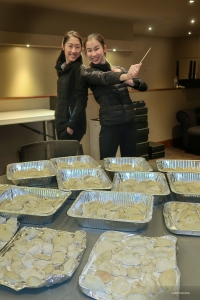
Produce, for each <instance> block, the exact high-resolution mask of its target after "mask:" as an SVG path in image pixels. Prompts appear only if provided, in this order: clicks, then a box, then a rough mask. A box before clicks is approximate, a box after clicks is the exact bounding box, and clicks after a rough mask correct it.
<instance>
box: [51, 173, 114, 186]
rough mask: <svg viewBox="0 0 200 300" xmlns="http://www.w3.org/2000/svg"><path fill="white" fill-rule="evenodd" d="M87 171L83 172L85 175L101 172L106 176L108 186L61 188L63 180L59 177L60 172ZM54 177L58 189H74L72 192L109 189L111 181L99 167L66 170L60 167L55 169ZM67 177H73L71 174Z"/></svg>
mask: <svg viewBox="0 0 200 300" xmlns="http://www.w3.org/2000/svg"><path fill="white" fill-rule="evenodd" d="M87 171H88V172H89V173H87V174H85V176H86V175H90V172H92V171H93V172H96V173H97V172H99V173H101V175H103V176H104V177H105V178H106V181H107V183H108V186H106V187H102V188H96V189H95V188H88V187H87V188H85V189H83V188H81V189H65V188H63V187H62V182H63V180H62V179H60V173H63V172H64V173H66V172H69V173H70V172H71V173H75V172H87ZM56 178H57V182H58V188H59V190H62V191H72V192H73V191H74V192H81V191H86V190H108V189H111V188H112V182H111V180H110V179H109V177H108V175H107V174H106V173H105V171H104V170H103V169H100V168H91V169H68V170H66V169H60V170H57V173H56ZM69 178H74V177H73V176H72V177H69ZM77 178H81V177H77Z"/></svg>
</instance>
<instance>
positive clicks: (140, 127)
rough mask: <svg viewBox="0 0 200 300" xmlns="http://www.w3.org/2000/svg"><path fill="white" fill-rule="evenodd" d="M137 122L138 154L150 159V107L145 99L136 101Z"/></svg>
mask: <svg viewBox="0 0 200 300" xmlns="http://www.w3.org/2000/svg"><path fill="white" fill-rule="evenodd" d="M133 104H134V106H135V109H136V110H135V114H136V124H137V154H136V155H137V156H142V157H144V158H145V159H147V160H148V159H149V154H148V150H149V142H148V135H149V128H148V115H147V113H148V109H147V107H146V104H145V102H144V101H134V102H133Z"/></svg>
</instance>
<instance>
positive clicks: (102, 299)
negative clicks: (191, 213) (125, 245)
mask: <svg viewBox="0 0 200 300" xmlns="http://www.w3.org/2000/svg"><path fill="white" fill-rule="evenodd" d="M113 232H116V231H113V230H112V231H106V232H105V233H103V234H101V235H100V237H99V238H98V240H97V241H96V243H95V244H94V246H93V247H92V250H91V252H90V255H89V257H88V260H87V262H86V264H85V266H84V268H83V270H82V272H81V274H80V275H79V280H78V285H79V288H80V290H81V291H82V292H83V293H84V294H86V295H87V296H89V297H92V298H94V299H97V300H110V299H111V298H110V297H103V296H102V295H100V296H99V295H98V291H97V292H95V291H92V290H89V289H88V288H86V287H84V286H83V284H82V277H84V275H86V274H88V273H87V271H86V270H87V268H88V265H90V264H92V261H93V260H94V258H95V248H96V246H97V245H98V243H99V242H100V241H101V240H103V236H104V235H105V234H110V233H113ZM118 233H119V234H120V232H118ZM121 233H122V234H124V236H125V235H126V236H128V237H130V236H138V237H142V238H147V239H149V240H154V239H155V240H156V239H158V238H161V237H162V238H169V239H170V240H172V241H173V242H174V247H175V253H174V254H175V259H176V267H175V268H174V269H175V272H176V275H177V278H176V279H177V289H178V290H179V289H180V275H181V273H180V270H179V268H178V265H177V253H178V247H177V238H176V237H175V236H172V235H164V236H160V237H147V236H142V235H138V234H134V233H133V234H130V233H125V232H121ZM93 257H94V258H93ZM119 299H122V297H120V295H119Z"/></svg>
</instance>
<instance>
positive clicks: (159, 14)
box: [0, 0, 200, 37]
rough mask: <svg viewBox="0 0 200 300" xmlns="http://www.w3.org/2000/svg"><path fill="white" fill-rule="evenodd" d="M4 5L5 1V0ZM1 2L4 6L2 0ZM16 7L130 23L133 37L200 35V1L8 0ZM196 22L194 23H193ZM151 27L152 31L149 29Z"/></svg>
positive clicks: (7, 1)
mask: <svg viewBox="0 0 200 300" xmlns="http://www.w3.org/2000/svg"><path fill="white" fill-rule="evenodd" d="M4 1H5V0H4ZM0 2H3V1H1V0H0ZM5 2H6V3H10V4H12V3H13V4H17V5H21V4H23V5H31V6H37V7H38V6H40V7H43V8H49V9H56V10H61V11H62V12H63V11H67V12H73V13H74V12H76V13H82V14H86V15H93V16H95V15H96V16H101V17H106V18H107V17H110V18H111V20H112V18H114V19H120V20H124V21H129V22H131V23H132V24H133V28H131V29H130V30H132V32H133V34H142V35H146V34H149V35H154V36H163V37H184V36H188V32H189V31H191V32H192V35H199V34H200V0H194V3H193V4H190V3H189V0H99V1H98V0H96V1H95V0H75V1H73V0H71V1H69V0H6V1H5ZM192 19H194V20H195V23H193V24H192V23H191V20H192ZM149 27H152V31H149V30H148V28H149Z"/></svg>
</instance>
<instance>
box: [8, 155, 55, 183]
mask: <svg viewBox="0 0 200 300" xmlns="http://www.w3.org/2000/svg"><path fill="white" fill-rule="evenodd" d="M32 168H36V169H37V170H39V171H40V170H42V169H44V168H47V169H48V170H49V171H50V174H51V175H49V176H43V177H34V178H32V177H24V178H17V179H16V178H14V177H13V173H14V172H16V171H22V170H29V169H32ZM6 173H7V178H8V179H9V180H12V182H13V183H14V184H16V185H22V186H35V185H48V184H50V183H51V182H52V180H53V179H54V178H55V176H56V170H55V168H54V166H53V164H52V162H51V161H50V160H39V161H28V162H22V163H14V164H8V165H7V170H6Z"/></svg>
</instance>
